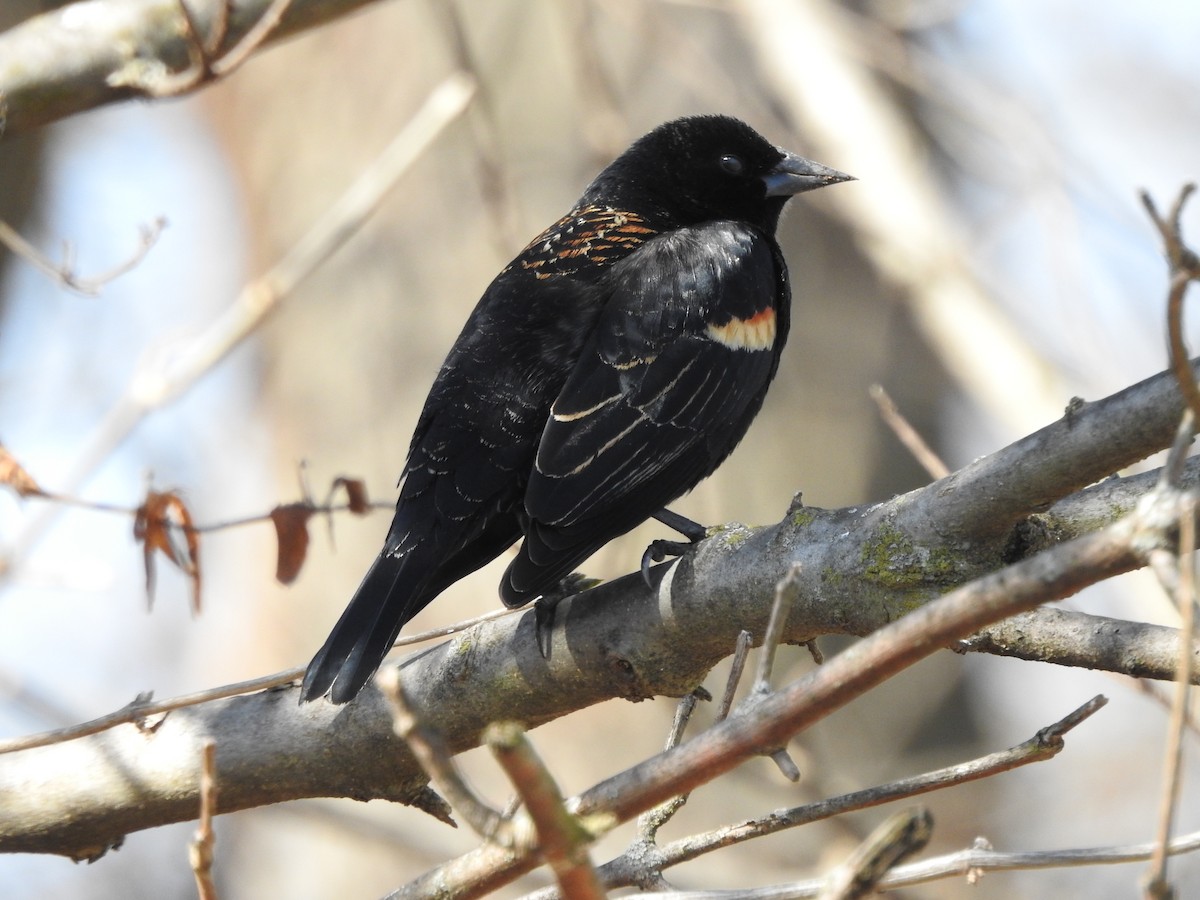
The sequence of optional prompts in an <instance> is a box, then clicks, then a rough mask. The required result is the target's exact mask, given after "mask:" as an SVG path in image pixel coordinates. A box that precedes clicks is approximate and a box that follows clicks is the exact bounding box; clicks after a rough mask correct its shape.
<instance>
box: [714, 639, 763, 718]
mask: <svg viewBox="0 0 1200 900" xmlns="http://www.w3.org/2000/svg"><path fill="white" fill-rule="evenodd" d="M753 640H754V636H753V635H751V634H750V632H748V631H746V630H745V629H744V628H743V629H742V630H741V631H740V632H738V637H737V643H736V644H734V646H733V662H732V664H731V665H730V667H729V678H728V679H727V680H726V682H725V693H724V694H723V695H722V697H721V705H720V706H718V707H717V715H716V718H715V721H717V722H723V721H725V719H726V717H727V716H728V715H729V711H730V710H731V709H733V698H734V696H735V695H736V694H737V687H738V683H739V682H740V681H741V680H742V672H744V671H745V669H746V660H747V659H749V657H750V647H751V642H752V641H753Z"/></svg>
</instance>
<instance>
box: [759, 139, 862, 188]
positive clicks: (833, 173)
mask: <svg viewBox="0 0 1200 900" xmlns="http://www.w3.org/2000/svg"><path fill="white" fill-rule="evenodd" d="M779 152H780V153H782V154H783V159H781V160H780V161H779V162H778V163H776V164H775V167H774V168H773V169H771V171H769V172H768V173H767V174H766V175H764V176H763V177H762V180H763V184H765V185H766V186H767V196H768V197H790V196H792V195H793V194H802V193H804V192H805V191H811V190H815V189H816V188H819V187H825V185H827V184H837V183H838V182H839V181H854V180H855V178H854V176H853V175H847V174H846V173H845V172H839V171H838V170H837V169H831V168H829V166H823V165H821V164H820V163H816V162H813V161H812V160H811V159H805V158H804V157H803V156H797V155H796V154H795V153H789V152H788V151H787V150H783V149H782V148H781V149H780V151H779Z"/></svg>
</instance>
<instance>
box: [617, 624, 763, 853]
mask: <svg viewBox="0 0 1200 900" xmlns="http://www.w3.org/2000/svg"><path fill="white" fill-rule="evenodd" d="M742 634H747V632H745V631H743V632H742ZM747 636H748V635H747ZM698 699H699V698H698V696H697V694H696V692H695V691H692V692H691V693H690V694H687V695H685V696H684V697H683V699H681V700H680V701H679V705H678V706H676V707H675V718H674V719H673V720H672V722H671V730H670V732H669V733H668V734H667V741H666V744H665V745H664V746H663V749H664V750H671V749H673V748H675V747H678V746H679V742H680V741H681V740H683V731H684V729H685V728H687V723H688V722H689V721H690V720H691V718H692V712H693V711H694V710H695V709H696V702H697V700H698ZM687 800H688V795H687V794H679V795H678V796H675V797H672V798H671V799H670V800H667V801H666V802H664V803H660V804H659V805H658V806H656V807H654V808H653V809H648V810H646V811H645V812H644V813H642V814H641V815H640V816H638V820H637V833H638V837H637V840H638V841H639V842H640V843H641V844H642V845H643V846H647V847H648V846H652V845H653V844H654V842H655V840H656V839H657V837H658V830H659V829H660V828H662V826H663V825H665V824H667V822H669V821H671V818H672V817H673V816H674V815H675V814H676V813H677V812H679V810H681V809H682V808H683V806H684V804H686V803H687Z"/></svg>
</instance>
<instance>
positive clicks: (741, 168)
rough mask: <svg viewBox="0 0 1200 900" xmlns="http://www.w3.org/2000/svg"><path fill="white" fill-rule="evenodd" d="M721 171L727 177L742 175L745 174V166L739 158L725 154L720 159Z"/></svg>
mask: <svg viewBox="0 0 1200 900" xmlns="http://www.w3.org/2000/svg"><path fill="white" fill-rule="evenodd" d="M721 170H722V171H724V172H725V173H726V174H729V175H743V174H745V172H746V164H745V163H744V162H742V158H741V157H740V156H734V155H733V154H732V153H726V154H725V155H724V156H722V157H721Z"/></svg>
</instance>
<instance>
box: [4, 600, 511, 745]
mask: <svg viewBox="0 0 1200 900" xmlns="http://www.w3.org/2000/svg"><path fill="white" fill-rule="evenodd" d="M523 612H525V610H523V609H496V610H492V611H491V612H489V613H484V614H483V615H479V616H475V617H474V618H471V619H464V620H463V621H461V622H455V623H454V624H453V625H445V626H443V627H441V628H431V629H429V630H428V631H422V632H419V633H418V634H409V635H405V636H404V637H401V638H400V639H399V640H397V641H396V642H395V643H394V644H393V645H392V646H393V647H408V646H410V645H412V644H421V643H424V642H426V641H432V640H436V639H437V638H443V637H447V636H448V635H451V634H457V633H458V632H460V631H466V630H467V629H468V628H474V627H475V626H476V625H478V624H480V623H482V622H489V621H491V620H492V619H501V618H504V617H505V616H511V615H514V614H516V613H523ZM303 675H304V667H303V666H299V667H297V668H294V669H284V670H283V671H282V672H276V673H274V674H273V675H264V676H262V677H261V678H251V679H250V680H248V681H237V682H234V683H233V684H226V685H221V686H220V687H215V688H209V689H207V690H203V691H196V692H194V693H191V694H182V695H180V696H178V697H173V698H171V699H169V700H160V701H158V702H151V700H150V697H151V695H150V694H139V695H138V696H137V698H136V699H134V700H133V701H132V702H131V703H129V704H127V705H126V706H123V707H121V708H120V709H118V710H116V711H115V712H111V713H109V714H107V715H104V716H100V717H99V718H96V719H92V720H90V721H88V722H83V723H80V724H79V725H72V726H70V727H68V728H58V729H55V730H53V731H44V732H40V733H38V734H31V735H25V736H23V737H17V738H9V739H7V740H0V754H5V753H15V752H16V751H18V750H32V749H33V748H35V747H47V746H49V745H51V744H61V743H63V742H65V741H72V740H75V739H76V738H81V737H86V736H88V735H89V734H98V733H99V732H101V731H107V730H108V729H110V728H116V727H117V726H118V725H131V724H134V723H136V722H139V721H142V720H144V719H147V718H150V717H151V716H158V715H164V714H166V713H169V712H171V711H173V710H176V709H184V708H185V707H189V706H199V705H200V704H202V703H211V702H213V701H215V700H223V699H225V698H227V697H239V696H241V695H243V694H255V693H258V692H259V691H268V690H271V689H272V688H277V687H282V686H283V685H285V684H291V683H292V682H294V681H296V680H297V679H299V678H301V677H303Z"/></svg>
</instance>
